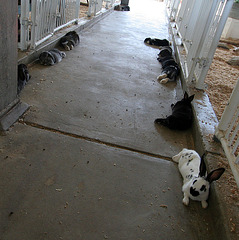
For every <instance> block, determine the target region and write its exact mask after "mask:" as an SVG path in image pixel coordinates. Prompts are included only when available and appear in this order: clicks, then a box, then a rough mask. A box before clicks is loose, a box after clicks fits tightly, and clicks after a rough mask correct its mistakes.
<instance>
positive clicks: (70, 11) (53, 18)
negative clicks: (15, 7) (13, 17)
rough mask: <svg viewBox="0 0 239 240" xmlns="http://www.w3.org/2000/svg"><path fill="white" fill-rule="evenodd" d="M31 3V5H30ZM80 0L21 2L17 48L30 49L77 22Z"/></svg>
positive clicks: (24, 0) (22, 0)
mask: <svg viewBox="0 0 239 240" xmlns="http://www.w3.org/2000/svg"><path fill="white" fill-rule="evenodd" d="M30 3H31V5H30ZM79 10H80V0H31V1H30V0H21V10H20V23H21V36H20V42H19V44H18V47H19V48H20V49H21V50H26V49H27V48H28V47H29V45H30V47H31V48H32V49H34V48H35V47H36V46H38V45H39V44H41V43H42V42H44V41H45V40H47V39H48V38H50V37H51V36H52V35H53V34H54V32H55V31H58V30H59V29H61V28H63V27H65V26H67V25H69V24H72V23H73V22H76V23H77V22H78V18H79Z"/></svg>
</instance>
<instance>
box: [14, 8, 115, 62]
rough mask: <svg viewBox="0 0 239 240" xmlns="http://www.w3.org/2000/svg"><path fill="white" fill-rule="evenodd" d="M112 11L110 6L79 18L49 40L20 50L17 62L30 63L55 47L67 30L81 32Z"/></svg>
mask: <svg viewBox="0 0 239 240" xmlns="http://www.w3.org/2000/svg"><path fill="white" fill-rule="evenodd" d="M113 11H114V8H113V7H112V8H110V9H107V10H104V11H101V12H100V13H99V14H98V15H96V16H94V17H91V18H87V17H85V18H82V19H80V20H79V23H78V24H77V25H74V26H72V27H68V28H66V29H63V30H60V31H59V32H57V33H56V34H54V35H53V36H52V37H51V38H50V39H49V40H47V41H45V42H44V43H42V44H41V45H39V46H37V47H36V48H35V49H33V50H30V51H26V52H21V51H20V53H19V56H18V64H20V63H24V64H26V65H27V64H30V63H33V62H35V61H36V60H37V59H38V56H39V55H40V54H41V52H43V51H48V50H50V49H52V48H55V47H57V46H59V41H60V39H61V38H62V37H63V36H64V35H65V34H66V33H67V32H69V31H76V32H78V33H79V32H81V31H83V30H84V29H85V28H90V27H92V26H94V25H95V24H96V23H97V22H99V21H100V20H101V19H103V18H104V17H106V16H107V15H108V14H110V13H112V12H113Z"/></svg>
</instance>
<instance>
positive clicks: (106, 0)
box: [87, 0, 118, 17]
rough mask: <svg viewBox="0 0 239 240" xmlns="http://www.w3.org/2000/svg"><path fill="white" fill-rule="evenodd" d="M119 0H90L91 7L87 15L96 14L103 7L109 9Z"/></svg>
mask: <svg viewBox="0 0 239 240" xmlns="http://www.w3.org/2000/svg"><path fill="white" fill-rule="evenodd" d="M117 1H118V0H89V9H88V13H87V16H88V17H91V16H92V15H93V16H96V15H97V14H98V13H99V12H100V11H101V10H102V8H106V9H108V8H109V7H110V6H111V7H112V6H113V5H114V4H115V2H117Z"/></svg>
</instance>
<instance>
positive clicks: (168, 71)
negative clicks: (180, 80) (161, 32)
mask: <svg viewBox="0 0 239 240" xmlns="http://www.w3.org/2000/svg"><path fill="white" fill-rule="evenodd" d="M157 60H158V61H159V62H160V63H161V65H162V72H161V74H160V75H159V76H158V77H157V80H158V81H160V83H167V82H168V81H176V79H177V77H178V75H179V73H180V68H179V65H178V64H177V62H176V61H175V60H174V58H173V55H172V48H170V47H163V48H162V49H161V50H160V52H159V54H158V58H157Z"/></svg>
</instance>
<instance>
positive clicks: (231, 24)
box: [222, 3, 239, 39]
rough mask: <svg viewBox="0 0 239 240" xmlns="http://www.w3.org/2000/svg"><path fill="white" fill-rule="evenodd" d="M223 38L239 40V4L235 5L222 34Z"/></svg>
mask: <svg viewBox="0 0 239 240" xmlns="http://www.w3.org/2000/svg"><path fill="white" fill-rule="evenodd" d="M222 38H233V39H239V3H234V4H233V6H232V9H231V12H230V14H229V17H228V19H227V22H226V24H225V27H224V30H223V32H222Z"/></svg>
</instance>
